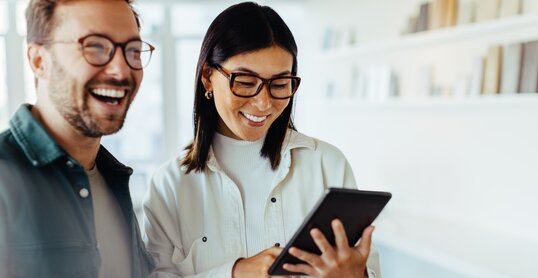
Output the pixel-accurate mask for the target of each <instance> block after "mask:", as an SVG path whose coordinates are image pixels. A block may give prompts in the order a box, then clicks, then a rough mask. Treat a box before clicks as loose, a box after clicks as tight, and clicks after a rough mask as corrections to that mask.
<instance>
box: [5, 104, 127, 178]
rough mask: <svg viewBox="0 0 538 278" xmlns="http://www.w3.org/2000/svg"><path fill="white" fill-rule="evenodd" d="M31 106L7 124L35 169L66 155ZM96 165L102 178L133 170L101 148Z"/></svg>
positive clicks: (22, 110)
mask: <svg viewBox="0 0 538 278" xmlns="http://www.w3.org/2000/svg"><path fill="white" fill-rule="evenodd" d="M31 110H32V105H30V104H23V105H21V107H19V109H18V110H17V112H15V115H13V117H12V118H11V120H10V122H9V124H10V128H11V131H12V133H13V136H14V137H15V141H16V142H17V144H19V146H20V147H21V149H22V151H23V152H24V154H25V155H26V158H27V159H28V160H29V161H30V162H31V163H32V165H34V166H36V167H41V166H44V165H47V164H50V163H51V162H53V161H55V160H56V159H58V158H60V157H65V156H68V154H67V153H66V152H65V151H64V150H63V149H62V148H61V147H60V146H59V145H58V144H57V143H56V141H54V139H53V138H52V136H51V135H50V134H49V133H48V132H47V131H46V130H45V128H44V127H43V125H42V124H41V123H40V122H39V121H38V120H37V119H36V118H35V117H34V115H33V114H32V111H31ZM96 163H97V164H98V165H99V166H100V167H99V170H100V171H102V174H103V175H104V176H112V177H114V176H115V175H116V174H118V175H120V176H129V175H131V174H132V173H133V169H131V168H129V167H127V166H125V165H123V164H122V163H120V162H119V161H118V160H117V159H116V158H115V157H114V156H112V154H110V153H109V152H108V151H107V150H106V149H105V148H104V147H103V146H100V147H99V152H98V153H97V157H96Z"/></svg>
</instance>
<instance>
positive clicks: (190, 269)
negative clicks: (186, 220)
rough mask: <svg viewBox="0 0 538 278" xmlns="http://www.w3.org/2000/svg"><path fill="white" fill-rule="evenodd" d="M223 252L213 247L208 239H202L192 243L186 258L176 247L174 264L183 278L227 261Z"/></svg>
mask: <svg viewBox="0 0 538 278" xmlns="http://www.w3.org/2000/svg"><path fill="white" fill-rule="evenodd" d="M221 251H222V249H221V247H219V246H213V245H212V244H211V243H209V240H207V238H206V237H201V238H197V239H196V240H195V241H194V242H193V243H192V245H191V247H190V248H189V252H188V253H187V254H186V256H185V255H184V252H183V250H182V249H181V248H178V247H174V251H173V253H172V263H174V264H175V265H176V267H177V269H178V271H179V274H180V275H182V276H183V275H192V274H196V273H201V272H204V271H207V270H209V269H211V268H214V267H217V266H220V265H221V264H222V263H223V262H224V261H226V258H224V257H223V255H222V254H223V253H222V252H221Z"/></svg>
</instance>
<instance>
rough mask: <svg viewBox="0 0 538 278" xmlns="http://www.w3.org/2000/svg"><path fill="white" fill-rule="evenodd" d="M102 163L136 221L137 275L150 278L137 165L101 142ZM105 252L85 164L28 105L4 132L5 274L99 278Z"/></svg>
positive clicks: (1, 215)
mask: <svg viewBox="0 0 538 278" xmlns="http://www.w3.org/2000/svg"><path fill="white" fill-rule="evenodd" d="M96 165H98V167H99V171H100V172H101V174H102V175H103V177H104V178H105V180H106V183H107V185H108V186H109V187H110V189H111V191H112V192H113V194H114V196H115V197H116V200H117V201H118V204H119V206H120V208H121V211H122V212H123V216H124V217H125V219H126V223H127V225H128V229H129V234H126V235H125V236H126V237H129V238H130V242H131V250H132V252H131V253H132V266H133V268H132V274H133V277H148V274H149V272H150V271H151V270H152V267H153V261H152V259H151V257H150V255H149V254H148V253H147V252H146V251H145V248H144V245H143V242H142V240H141V237H140V230H139V227H138V223H137V221H136V217H135V214H134V212H133V205H132V202H131V197H130V194H129V186H128V183H129V177H130V175H131V174H132V172H133V170H132V169H131V168H129V167H126V166H125V165H123V164H121V163H120V162H118V161H117V160H116V159H115V158H114V157H113V156H112V155H111V154H110V153H109V152H108V151H107V150H106V149H105V148H104V147H102V146H101V148H100V149H99V153H98V154H97V158H96ZM100 265H101V259H100V255H99V248H98V244H97V241H96V232H95V223H94V214H93V205H92V194H91V190H90V185H89V181H88V177H87V175H86V172H85V171H84V168H83V167H82V166H81V165H80V164H79V163H78V162H77V161H75V160H74V159H73V158H72V157H70V156H69V155H68V154H67V153H66V152H65V151H64V150H62V148H61V147H60V146H58V144H57V143H56V142H55V141H54V139H53V138H52V137H51V136H50V135H49V134H48V132H47V131H46V130H45V129H44V128H43V126H42V125H41V124H40V122H39V121H38V120H37V119H36V118H35V117H34V116H33V115H32V113H31V106H30V105H23V106H21V107H20V108H19V110H18V111H17V112H16V113H15V115H14V116H13V118H12V119H11V121H10V129H9V130H7V131H5V132H3V133H1V134H0V277H3V276H5V277H77V278H82V277H94V278H97V277H98V274H99V268H100Z"/></svg>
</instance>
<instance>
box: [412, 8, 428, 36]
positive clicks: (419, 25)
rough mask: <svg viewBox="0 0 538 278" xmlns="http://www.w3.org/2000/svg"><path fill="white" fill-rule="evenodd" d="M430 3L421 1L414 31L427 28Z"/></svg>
mask: <svg viewBox="0 0 538 278" xmlns="http://www.w3.org/2000/svg"><path fill="white" fill-rule="evenodd" d="M430 5H431V4H430V3H422V4H421V5H420V12H419V14H418V18H417V21H416V27H415V32H422V31H426V30H428V25H429V23H428V22H429V13H430Z"/></svg>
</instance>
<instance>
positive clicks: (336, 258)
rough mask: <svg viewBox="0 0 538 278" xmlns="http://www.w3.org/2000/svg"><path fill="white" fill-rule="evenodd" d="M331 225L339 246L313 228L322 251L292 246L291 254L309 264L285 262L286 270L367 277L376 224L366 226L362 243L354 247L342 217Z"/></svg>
mask: <svg viewBox="0 0 538 278" xmlns="http://www.w3.org/2000/svg"><path fill="white" fill-rule="evenodd" d="M331 226H332V229H333V232H334V237H335V241H336V246H335V247H333V246H331V245H330V243H329V242H328V241H327V239H326V238H325V236H324V235H323V234H322V233H321V231H320V230H318V229H312V230H311V231H310V234H311V235H312V238H313V239H314V242H315V243H316V245H317V246H318V247H319V249H320V250H321V253H322V254H321V255H317V254H313V253H309V252H306V251H303V250H300V249H299V248H295V247H292V248H290V249H289V252H290V254H292V255H293V256H295V257H297V258H299V259H301V260H302V261H304V262H306V264H296V265H294V264H284V266H283V267H284V269H285V270H288V271H293V272H302V273H305V274H308V275H310V276H314V277H338V278H340V277H364V274H365V270H366V260H367V259H368V255H369V254H370V244H371V242H372V233H373V231H374V226H369V227H367V228H366V229H364V231H363V232H362V237H361V240H360V243H359V245H358V246H353V247H350V246H349V244H348V239H347V235H346V232H345V230H344V225H343V224H342V222H341V221H340V220H338V219H335V220H333V221H332V222H331Z"/></svg>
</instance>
